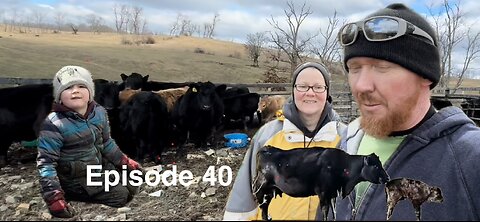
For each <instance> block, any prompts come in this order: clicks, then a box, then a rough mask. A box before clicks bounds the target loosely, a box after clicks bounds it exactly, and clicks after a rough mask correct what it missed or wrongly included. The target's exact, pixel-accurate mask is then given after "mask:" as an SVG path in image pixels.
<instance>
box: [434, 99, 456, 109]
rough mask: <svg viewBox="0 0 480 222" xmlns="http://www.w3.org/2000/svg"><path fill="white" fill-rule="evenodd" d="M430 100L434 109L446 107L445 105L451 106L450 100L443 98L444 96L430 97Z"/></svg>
mask: <svg viewBox="0 0 480 222" xmlns="http://www.w3.org/2000/svg"><path fill="white" fill-rule="evenodd" d="M430 102H431V103H432V105H433V107H435V109H437V110H440V109H442V108H444V107H447V106H453V104H452V102H450V100H448V99H444V98H434V97H432V98H430Z"/></svg>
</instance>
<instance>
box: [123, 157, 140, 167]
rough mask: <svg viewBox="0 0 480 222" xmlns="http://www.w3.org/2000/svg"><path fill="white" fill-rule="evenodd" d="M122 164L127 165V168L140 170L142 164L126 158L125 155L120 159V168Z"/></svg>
mask: <svg viewBox="0 0 480 222" xmlns="http://www.w3.org/2000/svg"><path fill="white" fill-rule="evenodd" d="M122 165H127V169H128V170H141V169H142V166H141V165H140V164H139V163H137V162H136V161H135V160H132V159H130V158H128V156H127V155H123V156H122V160H120V168H121V166H122Z"/></svg>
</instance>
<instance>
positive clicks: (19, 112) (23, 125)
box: [0, 84, 53, 167]
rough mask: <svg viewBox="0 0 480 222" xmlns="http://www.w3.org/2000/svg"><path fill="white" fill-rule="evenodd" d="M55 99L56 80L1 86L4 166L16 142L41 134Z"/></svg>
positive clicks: (0, 162)
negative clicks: (42, 126) (9, 151)
mask: <svg viewBox="0 0 480 222" xmlns="http://www.w3.org/2000/svg"><path fill="white" fill-rule="evenodd" d="M52 103H53V86H52V84H31V85H23V86H18V87H9V88H3V89H0V167H3V166H5V165H6V164H7V152H8V148H9V147H10V145H11V144H12V142H15V141H22V140H34V139H36V138H37V136H38V132H39V130H40V126H41V124H42V122H43V121H44V119H45V118H46V116H47V115H48V113H49V112H50V111H51V109H52Z"/></svg>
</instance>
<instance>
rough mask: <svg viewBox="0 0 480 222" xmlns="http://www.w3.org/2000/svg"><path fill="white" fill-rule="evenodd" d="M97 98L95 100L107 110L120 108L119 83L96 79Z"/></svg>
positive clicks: (94, 81)
mask: <svg viewBox="0 0 480 222" xmlns="http://www.w3.org/2000/svg"><path fill="white" fill-rule="evenodd" d="M93 83H94V85H95V97H94V100H95V101H96V102H97V103H98V104H100V105H102V106H103V107H104V108H105V109H107V110H112V109H115V108H117V107H119V106H120V100H119V99H118V93H119V86H118V84H117V83H115V82H112V81H108V80H104V79H94V80H93Z"/></svg>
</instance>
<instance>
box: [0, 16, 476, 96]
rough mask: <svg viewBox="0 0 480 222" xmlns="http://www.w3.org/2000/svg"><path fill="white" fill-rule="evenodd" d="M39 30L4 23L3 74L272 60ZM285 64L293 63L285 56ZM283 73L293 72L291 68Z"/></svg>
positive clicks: (229, 50) (243, 74) (187, 75)
mask: <svg viewBox="0 0 480 222" xmlns="http://www.w3.org/2000/svg"><path fill="white" fill-rule="evenodd" d="M36 33H40V32H35V33H18V32H15V33H12V32H4V28H2V25H1V24H0V37H1V38H0V76H2V77H22V78H52V77H53V75H54V74H55V73H56V72H57V71H58V70H59V69H60V68H61V67H62V66H65V65H80V66H83V67H85V68H87V69H89V70H90V71H91V72H92V74H93V76H94V78H105V79H109V80H121V79H120V74H121V73H125V74H130V73H132V72H137V73H141V74H144V75H147V74H148V75H150V79H151V80H157V81H172V82H184V81H212V82H224V83H256V82H259V81H261V80H263V79H264V73H265V72H266V71H267V69H268V66H269V65H271V64H270V63H269V61H268V59H267V58H266V57H265V56H261V57H260V63H259V64H260V67H252V66H251V64H252V61H251V60H250V59H249V58H248V56H247V54H246V51H245V48H244V45H242V44H238V43H234V42H227V41H220V40H213V39H204V38H196V37H186V36H181V37H171V36H152V38H154V41H155V44H141V45H136V44H131V45H128V44H123V42H127V41H129V42H135V41H137V40H141V38H142V37H136V36H132V35H121V34H116V33H101V34H93V33H90V32H79V33H78V35H73V34H72V33H70V32H61V33H56V34H55V33H40V34H39V35H38V36H37V35H36ZM143 38H145V37H143ZM200 52H201V53H200ZM280 66H281V67H285V68H288V67H289V65H288V64H286V63H285V62H283V63H280ZM279 75H280V77H287V79H288V78H289V73H283V74H282V73H280V74H279ZM344 80H345V76H344V75H342V74H340V73H333V76H332V81H333V82H336V83H337V84H340V85H341V84H342V83H343V82H344ZM453 84H454V83H453V81H452V85H453ZM462 86H465V87H476V86H480V80H465V81H464V83H463V84H462Z"/></svg>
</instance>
